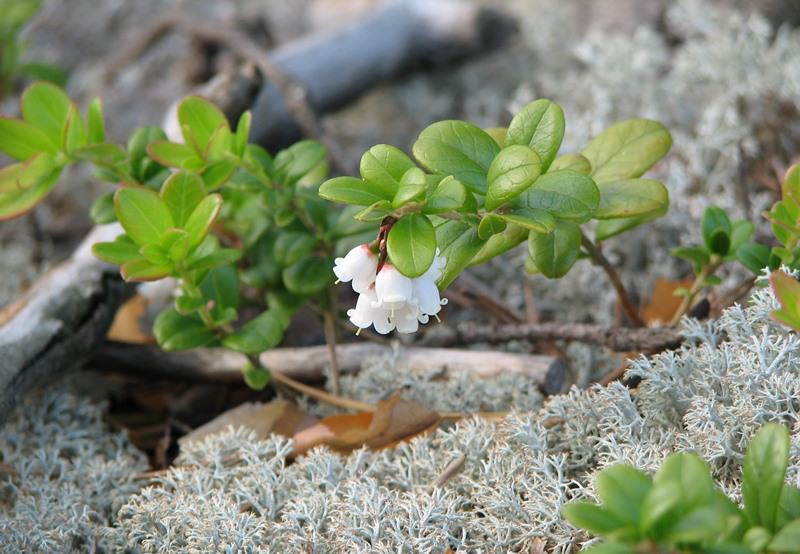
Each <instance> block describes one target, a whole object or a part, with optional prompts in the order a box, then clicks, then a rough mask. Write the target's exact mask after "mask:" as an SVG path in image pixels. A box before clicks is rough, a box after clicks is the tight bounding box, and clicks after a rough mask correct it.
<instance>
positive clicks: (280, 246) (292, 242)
mask: <svg viewBox="0 0 800 554" xmlns="http://www.w3.org/2000/svg"><path fill="white" fill-rule="evenodd" d="M316 246H317V239H316V238H315V237H313V236H312V235H309V234H308V233H305V232H303V231H285V232H283V233H281V234H280V235H278V238H277V239H276V240H275V247H274V250H273V254H274V256H275V261H276V262H278V263H279V264H280V265H282V266H283V267H288V266H290V265H294V264H295V263H297V262H299V261H300V260H301V259H303V258H305V257H306V256H308V255H310V254H311V253H312V252H313V251H314V248H315V247H316Z"/></svg>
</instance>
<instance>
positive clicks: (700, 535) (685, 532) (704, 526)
mask: <svg viewBox="0 0 800 554" xmlns="http://www.w3.org/2000/svg"><path fill="white" fill-rule="evenodd" d="M726 526H727V518H726V515H725V513H724V512H720V511H719V510H717V509H716V507H715V506H700V507H698V508H695V509H694V510H692V511H690V512H689V513H687V514H685V515H683V516H682V517H681V518H680V519H679V520H678V521H677V523H676V524H675V525H674V526H672V528H671V529H670V530H669V534H668V535H667V537H668V538H669V540H670V541H673V542H674V543H679V544H680V543H704V542H709V543H710V542H714V541H715V539H717V538H718V537H719V536H720V535H721V534H722V533H723V532H724V531H725V528H726Z"/></svg>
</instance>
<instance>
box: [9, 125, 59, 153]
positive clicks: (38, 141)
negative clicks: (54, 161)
mask: <svg viewBox="0 0 800 554" xmlns="http://www.w3.org/2000/svg"><path fill="white" fill-rule="evenodd" d="M57 144H60V141H59V143H54V142H53V141H52V140H51V139H50V138H49V137H48V136H47V135H46V134H44V132H42V131H40V130H39V129H38V128H37V127H34V126H33V125H31V124H30V123H25V122H24V121H19V120H17V119H11V118H9V117H0V152H4V153H6V154H8V155H9V156H11V157H12V158H15V159H17V160H22V161H24V160H28V159H30V158H32V157H34V156H36V155H37V154H39V153H41V152H44V153H47V154H55V153H56V152H58V147H57V146H56V145H57Z"/></svg>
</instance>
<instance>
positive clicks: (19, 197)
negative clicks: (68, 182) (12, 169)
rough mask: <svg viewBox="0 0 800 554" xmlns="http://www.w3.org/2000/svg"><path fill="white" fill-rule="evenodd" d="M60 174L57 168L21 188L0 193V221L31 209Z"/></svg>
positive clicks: (52, 185) (43, 196)
mask: <svg viewBox="0 0 800 554" xmlns="http://www.w3.org/2000/svg"><path fill="white" fill-rule="evenodd" d="M60 174H61V170H60V169H57V170H55V171H53V172H52V173H50V174H49V175H47V176H45V177H43V178H37V180H36V183H35V184H33V185H30V186H26V187H25V188H23V189H21V190H16V191H9V192H5V193H0V221H3V220H6V219H11V218H14V217H18V216H20V215H22V214H25V213H27V212H29V211H30V210H32V209H33V208H34V207H35V206H36V205H37V204H38V203H39V202H41V201H42V200H44V199H45V197H46V196H47V194H48V193H49V192H50V190H51V189H52V188H53V187H54V186H55V185H56V183H58V177H59V176H60ZM23 178H24V176H23Z"/></svg>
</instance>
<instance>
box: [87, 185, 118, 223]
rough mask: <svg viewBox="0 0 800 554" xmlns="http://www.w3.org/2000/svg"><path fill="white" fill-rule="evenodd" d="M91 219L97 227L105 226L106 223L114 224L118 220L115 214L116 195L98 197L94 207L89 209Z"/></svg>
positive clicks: (111, 193)
mask: <svg viewBox="0 0 800 554" xmlns="http://www.w3.org/2000/svg"><path fill="white" fill-rule="evenodd" d="M89 217H91V218H92V221H93V222H94V223H95V225H103V224H105V223H112V222H114V221H116V220H117V214H115V213H114V193H113V192H107V193H105V194H101V195H100V196H98V197H97V198H96V199H95V201H94V202H92V207H91V208H90V209H89Z"/></svg>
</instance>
